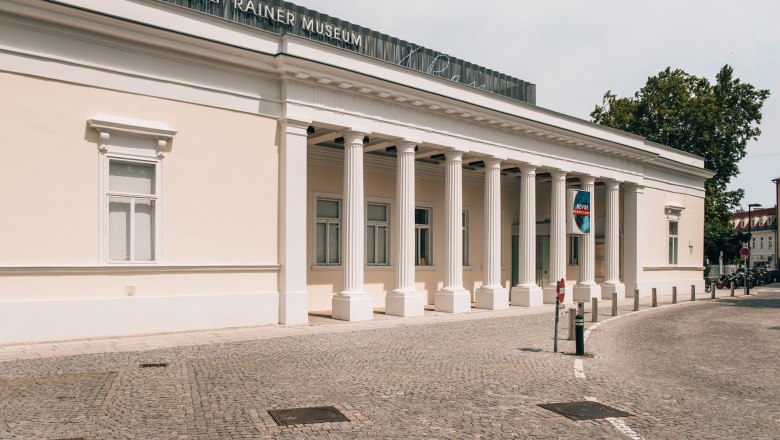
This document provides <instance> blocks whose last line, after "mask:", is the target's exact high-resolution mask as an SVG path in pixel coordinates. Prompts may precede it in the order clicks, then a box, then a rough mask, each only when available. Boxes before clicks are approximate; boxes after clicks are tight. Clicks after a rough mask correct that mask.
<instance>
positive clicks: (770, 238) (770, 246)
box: [769, 237, 772, 249]
mask: <svg viewBox="0 0 780 440" xmlns="http://www.w3.org/2000/svg"><path fill="white" fill-rule="evenodd" d="M769 249H772V237H769Z"/></svg>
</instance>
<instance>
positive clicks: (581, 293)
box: [573, 283, 601, 303]
mask: <svg viewBox="0 0 780 440" xmlns="http://www.w3.org/2000/svg"><path fill="white" fill-rule="evenodd" d="M573 296H574V301H585V302H586V303H589V302H590V300H591V299H593V298H601V286H600V285H598V284H596V283H587V284H577V285H575V286H574V295H573Z"/></svg>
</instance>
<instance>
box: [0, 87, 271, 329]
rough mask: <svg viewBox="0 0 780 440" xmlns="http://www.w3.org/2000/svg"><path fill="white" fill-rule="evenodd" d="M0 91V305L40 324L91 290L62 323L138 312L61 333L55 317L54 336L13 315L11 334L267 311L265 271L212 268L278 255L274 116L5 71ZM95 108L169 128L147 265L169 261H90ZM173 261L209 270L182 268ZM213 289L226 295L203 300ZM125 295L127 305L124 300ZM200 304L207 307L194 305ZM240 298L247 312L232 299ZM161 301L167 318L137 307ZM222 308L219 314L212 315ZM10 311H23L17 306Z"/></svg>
mask: <svg viewBox="0 0 780 440" xmlns="http://www.w3.org/2000/svg"><path fill="white" fill-rule="evenodd" d="M0 96H3V99H2V100H0V114H2V115H3V118H2V120H0V127H1V128H0V130H2V133H3V137H4V139H3V147H2V148H0V187H2V188H4V190H3V191H0V206H3V212H4V214H3V215H2V216H0V243H2V252H0V267H5V268H6V271H5V272H3V273H0V307H2V308H4V310H5V311H8V310H17V311H26V312H28V313H30V314H32V316H34V317H35V316H37V315H36V314H38V315H40V316H49V317H54V318H55V320H54V322H53V323H52V325H63V323H62V322H60V320H58V319H56V318H57V317H58V316H60V315H58V313H59V311H62V310H66V309H68V306H62V304H61V303H58V302H57V301H59V300H63V301H65V302H67V301H73V300H79V301H87V303H89V300H101V301H102V302H100V303H97V302H96V303H95V307H92V308H88V309H87V310H84V311H83V312H82V313H77V314H76V315H75V316H74V315H71V316H70V317H68V318H67V320H68V321H74V320H77V319H79V318H83V319H85V320H86V321H87V322H89V321H90V319H92V318H95V319H98V318H97V316H98V315H103V314H105V313H106V311H107V310H109V309H112V308H115V309H116V310H119V311H121V310H123V308H126V310H134V311H135V312H136V313H139V314H138V315H136V316H135V317H134V321H135V324H134V323H133V322H131V321H132V320H127V322H125V321H124V320H122V319H120V318H117V319H119V321H117V323H116V325H112V323H111V322H103V323H101V324H99V325H98V324H96V325H95V326H94V327H93V328H89V329H85V328H81V329H76V328H73V329H71V330H72V331H71V330H68V326H67V324H66V325H64V326H63V327H62V328H60V329H57V330H54V329H52V331H53V332H54V333H53V335H52V334H49V333H47V330H46V329H37V330H35V329H34V330H30V333H27V332H25V331H22V330H21V328H25V327H27V326H26V325H23V327H21V328H16V329H15V333H17V335H19V337H23V338H26V339H33V340H34V339H36V336H40V337H48V338H49V339H58V338H62V337H88V336H94V335H105V332H109V333H110V334H128V333H148V332H155V331H170V330H180V329H184V328H208V327H220V326H224V325H226V323H229V325H250V324H259V323H266V322H277V316H278V310H277V309H278V305H277V304H278V293H276V292H277V291H278V288H277V283H276V277H277V274H276V271H275V270H257V271H252V270H221V269H220V266H273V265H275V264H276V262H277V215H276V209H277V208H276V207H277V189H276V188H277V181H278V176H277V169H278V166H277V151H276V147H275V145H276V121H275V120H273V119H270V118H264V117H259V116H252V115H249V114H245V113H239V112H232V111H226V110H220V109H216V108H213V107H206V106H200V105H193V104H186V103H182V102H176V101H170V100H165V99H157V98H153V97H148V96H141V95H136V94H129V93H120V92H115V91H110V90H105V89H99V88H93V87H84V86H78V85H72V84H68V83H64V82H59V81H52V80H45V79H39V78H35V77H29V76H22V75H14V74H8V73H0ZM97 114H104V115H115V116H121V117H128V118H134V119H141V120H152V121H160V122H164V123H165V124H168V125H169V126H170V127H172V128H173V129H175V130H177V131H178V133H177V134H176V136H175V137H174V138H173V140H172V141H171V142H170V144H169V151H168V152H167V153H166V155H165V158H164V159H163V161H162V162H163V164H164V165H163V166H164V175H163V182H161V189H162V194H163V195H162V198H161V199H160V201H159V202H160V203H161V214H162V218H163V222H162V230H161V231H160V232H161V234H160V237H159V238H160V239H161V240H162V258H161V260H160V261H158V264H159V265H161V266H167V267H169V266H176V267H177V268H176V269H175V270H170V269H161V270H160V271H155V270H154V269H153V268H144V269H143V270H140V271H139V273H134V272H127V271H119V272H111V271H110V270H108V269H106V268H105V265H104V263H103V262H101V261H100V246H101V240H100V231H101V229H102V227H101V225H100V220H99V219H100V212H99V210H100V200H101V195H100V191H99V172H98V170H99V150H98V138H99V136H98V133H97V132H96V131H95V130H93V129H91V128H89V127H88V125H87V120H89V119H90V118H92V117H94V116H95V115H97ZM247 133H251V135H247ZM180 266H184V267H189V266H199V267H204V266H205V267H209V269H208V270H197V271H187V270H186V269H182V268H181V267H180ZM10 268H18V270H16V271H13V272H9V271H8V269H10ZM53 268H66V269H67V270H65V271H64V272H63V271H62V270H57V269H53ZM130 286H132V287H133V288H134V296H133V297H132V298H130V297H128V292H129V291H130V290H129V287H130ZM220 295H222V296H225V299H224V300H215V299H209V300H202V298H203V297H206V296H220ZM237 295H239V296H240V295H244V296H241V297H240V298H239V299H237V297H236V296H237ZM247 295H248V296H247ZM228 296H230V298H228ZM163 297H165V298H166V299H162V298H163ZM154 298H160V300H159V301H157V302H155V301H154V300H153V299H154ZM175 298H178V299H175ZM54 300H57V301H54ZM107 300H115V301H118V302H116V304H115V305H113V303H112V304H109V303H107V302H106V301H107ZM231 301H233V302H234V303H235V305H231V304H230V302H231ZM12 303H14V304H12ZM22 303H23V304H22ZM141 303H143V305H140V304H141ZM98 304H100V305H98ZM135 304H138V305H139V306H138V307H136V308H135V309H134V307H135V306H134V305H135ZM206 304H208V307H209V308H211V310H212V311H213V313H212V314H211V315H213V316H214V318H213V319H211V318H210V317H209V316H210V312H209V311H208V310H204V309H203V306H204V305H206ZM239 304H240V305H241V306H240V307H244V308H245V307H247V306H250V307H252V308H253V309H255V310H241V308H239V307H236V306H237V305H239ZM159 307H162V308H165V307H169V308H171V309H170V312H171V313H169V314H167V315H166V314H165V313H161V312H160V310H157V311H156V312H154V313H155V314H156V315H155V316H158V317H159V318H160V319H168V321H167V322H155V321H154V320H145V319H143V314H144V313H145V312H150V313H151V310H152V308H159ZM174 309H178V310H174ZM82 310H83V309H82ZM182 311H184V312H182ZM188 312H190V313H192V314H193V317H194V319H190V318H188V317H187V316H186V315H187V313H188ZM19 313H22V312H19ZM220 314H222V315H224V316H221V317H216V315H220ZM4 315H5V314H4ZM120 315H121V313H120ZM17 316H18V317H20V320H21V317H22V316H26V315H18V314H17ZM150 316H151V315H150ZM101 319H102V318H101ZM2 321H3V324H0V325H1V326H2V327H6V326H8V325H10V324H9V321H8V319H6V318H4V319H3V320H2ZM35 321H37V318H36V319H35ZM120 321H121V322H120ZM96 322H97V321H96ZM139 322H140V323H142V324H138V323H139ZM100 325H103V326H104V328H99V327H100ZM106 326H107V327H106ZM0 334H5V335H8V331H6V330H5V329H4V330H3V331H0ZM22 335H24V336H22ZM55 336H56V337H55ZM37 339H40V338H37ZM4 340H7V338H3V339H2V340H0V342H1V341H4Z"/></svg>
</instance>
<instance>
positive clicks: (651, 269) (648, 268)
mask: <svg viewBox="0 0 780 440" xmlns="http://www.w3.org/2000/svg"><path fill="white" fill-rule="evenodd" d="M642 269H643V270H645V271H647V272H658V271H664V270H674V271H681V270H683V271H687V270H693V271H699V270H704V266H669V265H667V266H645V267H643V268H642Z"/></svg>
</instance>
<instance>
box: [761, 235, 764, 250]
mask: <svg viewBox="0 0 780 440" xmlns="http://www.w3.org/2000/svg"><path fill="white" fill-rule="evenodd" d="M761 249H764V237H761Z"/></svg>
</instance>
